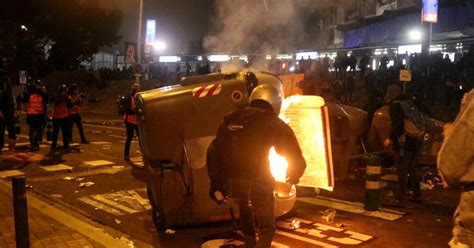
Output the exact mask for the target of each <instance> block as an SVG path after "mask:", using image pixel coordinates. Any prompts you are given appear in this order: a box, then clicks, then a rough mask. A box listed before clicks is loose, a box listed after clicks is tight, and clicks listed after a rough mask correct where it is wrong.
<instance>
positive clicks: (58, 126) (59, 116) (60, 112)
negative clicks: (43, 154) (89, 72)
mask: <svg viewBox="0 0 474 248" xmlns="http://www.w3.org/2000/svg"><path fill="white" fill-rule="evenodd" d="M69 107H71V101H70V100H69V99H68V96H67V86H66V85H65V84H62V85H60V86H59V87H58V92H57V95H56V97H55V99H54V109H53V135H52V143H51V149H56V145H57V142H58V135H59V130H61V134H62V137H63V149H65V150H67V149H69V135H70V133H69V122H68V108H69Z"/></svg>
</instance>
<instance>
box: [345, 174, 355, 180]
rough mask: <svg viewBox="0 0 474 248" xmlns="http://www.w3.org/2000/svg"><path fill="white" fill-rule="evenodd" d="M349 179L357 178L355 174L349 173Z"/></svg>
mask: <svg viewBox="0 0 474 248" xmlns="http://www.w3.org/2000/svg"><path fill="white" fill-rule="evenodd" d="M347 179H349V180H356V175H355V174H348V175H347Z"/></svg>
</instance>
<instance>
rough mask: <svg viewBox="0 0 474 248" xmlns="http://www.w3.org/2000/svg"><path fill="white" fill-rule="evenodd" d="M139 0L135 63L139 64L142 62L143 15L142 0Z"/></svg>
mask: <svg viewBox="0 0 474 248" xmlns="http://www.w3.org/2000/svg"><path fill="white" fill-rule="evenodd" d="M139 1H140V9H139V12H138V35H137V53H138V54H137V59H138V61H137V63H138V64H141V63H142V46H141V43H142V41H141V40H142V37H141V36H142V19H143V18H142V17H143V0H139Z"/></svg>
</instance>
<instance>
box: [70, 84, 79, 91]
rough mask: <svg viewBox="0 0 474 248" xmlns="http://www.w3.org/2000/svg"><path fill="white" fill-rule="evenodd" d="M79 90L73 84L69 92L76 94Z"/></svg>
mask: <svg viewBox="0 0 474 248" xmlns="http://www.w3.org/2000/svg"><path fill="white" fill-rule="evenodd" d="M76 90H77V84H75V83H73V84H71V86H70V87H69V92H71V93H74V92H75V91H76Z"/></svg>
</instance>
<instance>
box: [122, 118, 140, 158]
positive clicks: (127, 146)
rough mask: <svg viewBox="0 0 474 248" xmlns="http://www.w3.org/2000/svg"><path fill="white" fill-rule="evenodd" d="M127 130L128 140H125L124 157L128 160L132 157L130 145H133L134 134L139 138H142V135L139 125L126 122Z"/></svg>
mask: <svg viewBox="0 0 474 248" xmlns="http://www.w3.org/2000/svg"><path fill="white" fill-rule="evenodd" d="M125 128H126V129H127V140H125V149H124V151H123V155H124V157H125V158H128V157H130V145H131V144H132V139H133V135H134V133H135V134H136V135H137V137H138V138H140V135H139V134H138V125H135V124H131V123H129V122H127V121H125Z"/></svg>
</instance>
